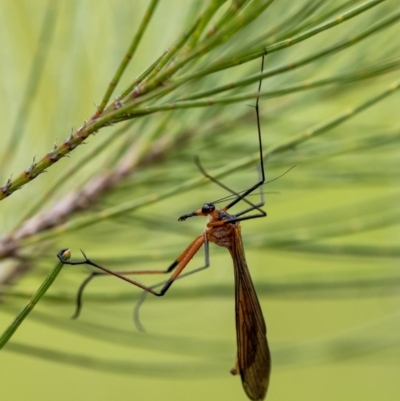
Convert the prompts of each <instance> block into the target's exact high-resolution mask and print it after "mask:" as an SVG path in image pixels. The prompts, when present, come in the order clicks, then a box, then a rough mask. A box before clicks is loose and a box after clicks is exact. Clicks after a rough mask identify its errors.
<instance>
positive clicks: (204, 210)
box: [201, 203, 215, 214]
mask: <svg viewBox="0 0 400 401" xmlns="http://www.w3.org/2000/svg"><path fill="white" fill-rule="evenodd" d="M214 210H215V206H214V205H213V204H212V203H205V204H204V205H203V207H202V208H201V212H202V213H204V214H206V213H211V212H212V211H214Z"/></svg>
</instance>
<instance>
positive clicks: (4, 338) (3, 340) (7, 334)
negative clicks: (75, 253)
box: [0, 250, 71, 349]
mask: <svg viewBox="0 0 400 401" xmlns="http://www.w3.org/2000/svg"><path fill="white" fill-rule="evenodd" d="M70 255H71V254H70V252H69V250H66V251H65V252H64V254H63V257H64V258H65V259H69V257H70ZM62 267H63V264H62V263H61V262H58V263H57V264H56V265H55V266H54V268H53V270H52V271H51V272H50V274H49V275H48V276H47V278H46V280H45V281H44V282H43V283H42V285H41V286H40V287H39V289H38V290H37V291H36V293H35V294H34V295H33V297H32V298H31V299H30V300H29V302H28V303H27V304H26V305H25V307H24V308H23V309H22V310H21V312H20V313H19V314H18V316H17V317H16V318H15V319H14V321H13V322H12V323H11V324H10V325H9V326H8V327H7V329H6V330H5V331H4V333H3V334H2V335H1V336H0V349H2V348H3V347H4V345H6V344H7V342H8V340H9V339H10V338H11V337H12V335H13V334H14V333H15V331H16V330H17V329H18V327H19V326H20V324H21V323H22V322H23V321H24V319H25V318H26V317H27V316H28V315H29V313H30V312H31V311H32V310H33V308H34V307H35V305H36V304H37V303H38V302H39V300H40V298H42V296H43V295H44V294H45V293H46V291H47V290H48V289H49V287H50V286H51V284H52V283H53V281H54V280H55V279H56V277H57V276H58V273H60V271H61V269H62Z"/></svg>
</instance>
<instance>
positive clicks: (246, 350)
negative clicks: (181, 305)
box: [57, 56, 271, 400]
mask: <svg viewBox="0 0 400 401" xmlns="http://www.w3.org/2000/svg"><path fill="white" fill-rule="evenodd" d="M263 68H264V56H263V57H262V63H261V72H262V71H263ZM261 83H262V80H260V82H259V86H258V94H260V90H261ZM258 103H259V97H257V101H256V105H255V110H256V117H257V128H258V129H257V131H258V143H259V153H260V167H261V168H260V171H261V178H260V180H259V182H257V183H256V184H255V185H253V186H252V187H250V188H249V189H247V190H245V191H243V192H241V193H237V192H235V191H233V190H231V189H230V188H228V187H227V186H226V185H224V184H222V183H221V182H220V181H219V180H217V179H216V178H215V177H212V176H210V175H209V174H208V173H207V172H206V171H205V170H204V169H203V167H202V166H201V164H200V161H199V160H198V159H197V160H196V163H197V165H198V167H199V169H200V171H201V172H202V173H203V175H205V176H206V177H207V178H209V179H210V180H211V181H213V182H214V183H216V184H218V185H219V186H220V187H222V188H224V189H226V190H228V191H229V192H231V194H233V195H234V199H233V200H232V201H231V202H230V203H229V204H228V205H226V206H225V207H223V208H220V209H218V208H217V207H216V206H215V203H216V202H214V203H205V204H204V205H203V207H202V208H201V209H198V210H195V211H194V212H191V213H188V214H185V215H183V216H181V217H179V221H184V220H186V219H188V218H190V217H194V216H207V217H208V222H207V226H206V229H205V231H204V232H203V233H202V234H201V235H199V236H198V237H197V238H196V239H195V240H194V241H193V242H192V243H191V244H190V245H189V246H188V247H187V248H186V250H185V251H184V252H183V253H182V254H181V255H180V256H179V257H178V258H177V259H176V260H175V261H174V262H173V263H172V264H171V265H170V266H169V267H168V268H167V269H166V270H142V271H122V272H121V271H120V272H116V271H112V270H109V269H108V268H106V267H104V266H101V265H98V264H97V263H95V262H93V261H92V260H90V259H88V258H87V257H86V255H85V254H84V253H83V252H82V253H83V256H84V258H85V259H84V260H83V261H71V260H66V259H64V258H63V254H64V252H65V250H66V249H62V250H61V251H60V252H59V253H58V254H57V256H58V258H59V259H60V261H61V262H63V263H65V264H70V265H79V264H88V265H91V266H94V267H96V268H97V269H99V270H100V271H95V272H92V274H91V275H90V276H88V278H87V279H86V280H85V281H84V282H83V283H82V285H81V286H80V288H79V290H78V296H77V309H76V312H75V315H74V317H77V316H78V315H79V313H80V310H81V306H82V294H83V290H84V289H85V287H86V285H87V284H88V283H89V281H90V280H91V279H92V278H93V277H95V276H101V275H102V276H109V275H113V276H115V277H118V278H120V279H122V280H124V281H127V282H129V283H131V284H134V285H136V286H137V287H139V288H141V289H143V290H144V291H146V293H151V294H153V295H156V296H162V295H164V294H165V293H166V292H167V290H168V289H169V287H170V286H171V285H172V284H173V282H174V281H175V280H176V279H177V278H178V277H179V278H182V277H184V276H187V275H189V274H193V273H195V272H198V271H199V270H203V269H205V268H207V267H208V266H209V247H208V244H209V243H210V242H213V243H215V244H217V245H219V246H222V247H224V248H227V249H228V250H229V252H230V254H231V256H232V259H233V267H234V275H235V316H236V338H237V356H236V364H235V367H234V368H233V369H232V370H231V373H232V374H240V377H241V379H242V384H243V388H244V390H245V392H246V394H247V396H248V397H249V398H250V399H251V400H263V399H264V398H265V395H266V393H267V390H268V385H269V378H270V372H271V357H270V352H269V348H268V342H267V329H266V325H265V321H264V317H263V314H262V310H261V307H260V303H259V301H258V298H257V294H256V291H255V289H254V285H253V282H252V280H251V276H250V273H249V269H248V267H247V263H246V259H245V254H244V248H243V241H242V236H241V226H240V222H241V221H243V220H250V219H254V218H259V217H265V216H266V215H267V214H266V212H265V211H263V210H262V209H261V207H262V206H263V205H264V197H263V193H262V191H261V202H259V203H258V204H253V203H251V202H250V201H249V200H248V199H246V197H247V196H248V195H249V194H251V193H252V192H254V191H255V190H257V189H258V188H260V187H262V185H263V184H264V182H265V172H264V161H263V151H262V140H261V129H260V117H259V108H258ZM240 201H243V202H245V203H247V205H248V207H247V208H246V209H245V210H242V211H241V212H239V213H236V214H229V213H228V212H227V211H228V210H229V209H230V208H232V207H233V206H234V205H236V204H237V203H238V202H240ZM254 211H255V213H253V214H250V215H248V213H250V212H254ZM203 245H204V249H205V265H204V266H203V267H200V268H197V269H195V270H193V271H191V272H188V273H184V274H181V272H182V271H183V270H184V268H185V267H186V266H187V264H188V263H189V261H190V260H191V259H192V258H193V256H194V255H195V254H196V253H197V251H198V250H199V249H200V248H201V246H203ZM165 273H172V274H171V277H170V278H169V279H168V280H167V281H165V282H163V283H162V287H161V289H160V290H159V291H156V288H158V287H159V286H160V284H156V285H153V286H151V287H147V286H145V285H143V284H141V283H139V282H137V281H134V280H131V279H130V278H129V277H127V275H130V274H132V275H133V274H165Z"/></svg>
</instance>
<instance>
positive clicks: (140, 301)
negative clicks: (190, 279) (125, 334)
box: [133, 237, 210, 332]
mask: <svg viewBox="0 0 400 401" xmlns="http://www.w3.org/2000/svg"><path fill="white" fill-rule="evenodd" d="M204 258H205V260H204V266H201V267H198V268H196V269H194V270H192V271H190V272H187V273H183V274H181V275H180V276H179V277H177V280H180V279H182V278H185V277H187V276H190V275H192V274H194V273H198V272H200V271H202V270H205V269H207V268H208V267H209V266H210V250H209V243H208V240H207V238H206V237H205V239H204ZM164 284H165V281H161V282H159V283H157V284H154V285H152V286H151V288H153V289H154V288H157V287H160V286H162V285H164ZM147 294H148V292H146V291H144V292H143V293H142V295H141V296H140V298H139V299H138V301H137V303H136V305H135V308H134V310H133V321H134V322H135V326H136V328H137V329H138V330H139V331H143V332H144V331H146V330H145V328H144V326H143V325H142V323H141V322H140V316H139V312H140V308H141V306H142V305H143V303H144V301H145V300H146V297H147Z"/></svg>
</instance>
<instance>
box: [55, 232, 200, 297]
mask: <svg viewBox="0 0 400 401" xmlns="http://www.w3.org/2000/svg"><path fill="white" fill-rule="evenodd" d="M203 243H204V235H203V234H202V235H199V236H198V237H197V238H196V239H195V240H194V241H193V242H192V243H191V244H190V245H189V247H188V248H187V249H186V251H185V252H184V253H182V255H181V256H180V257H179V258H178V259H177V260H175V261H174V262H173V263H172V264H171V266H170V267H169V268H168V269H167V270H149V271H148V272H150V273H148V274H161V273H168V272H169V271H171V270H173V269H175V271H174V273H173V274H172V275H171V277H170V278H169V280H167V281H166V283H165V286H164V287H163V288H161V290H160V291H159V292H157V291H154V290H153V289H152V288H151V287H147V286H145V285H143V284H141V283H139V282H137V281H134V280H131V279H129V278H128V277H126V276H124V275H123V274H121V273H118V272H115V271H113V270H110V269H108V268H106V267H104V266H101V265H99V264H97V263H95V262H93V261H92V260H91V259H89V258H88V257H87V256H86V255H85V253H84V252H83V251H82V253H83V256H84V258H85V259H84V260H81V261H71V260H68V259H64V258H63V253H64V252H65V249H62V250H61V251H60V252H58V254H57V257H58V259H59V260H60V262H62V263H64V264H67V265H73V266H74V265H84V264H87V265H90V266H93V267H96V268H97V269H100V270H101V271H102V272H104V273H105V274H109V275H112V276H115V277H118V278H119V279H121V280H124V281H126V282H128V283H130V284H133V285H136V286H137V287H139V288H141V289H142V290H144V291H148V292H150V293H151V294H153V295H156V296H163V295H164V294H165V293H166V292H167V290H168V288H169V287H170V286H171V285H172V283H173V281H174V280H175V279H176V278H177V277H178V276H179V274H180V273H181V272H182V270H183V269H184V268H185V267H186V265H187V264H188V263H189V261H190V259H192V257H193V256H194V255H195V254H196V252H197V251H198V250H199V248H200V247H201V246H202V245H203ZM140 272H141V273H140V274H146V273H145V271H140ZM155 272H157V273H155Z"/></svg>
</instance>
